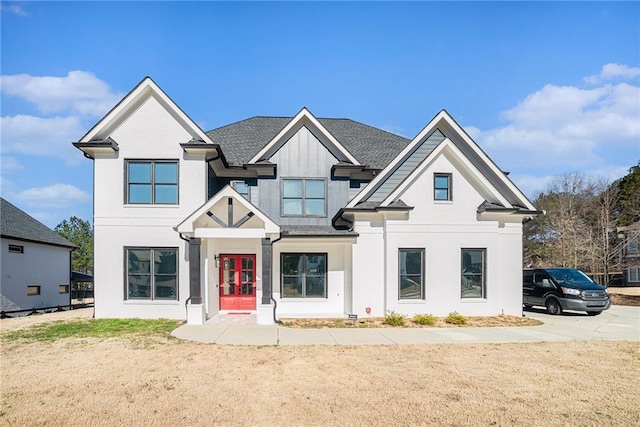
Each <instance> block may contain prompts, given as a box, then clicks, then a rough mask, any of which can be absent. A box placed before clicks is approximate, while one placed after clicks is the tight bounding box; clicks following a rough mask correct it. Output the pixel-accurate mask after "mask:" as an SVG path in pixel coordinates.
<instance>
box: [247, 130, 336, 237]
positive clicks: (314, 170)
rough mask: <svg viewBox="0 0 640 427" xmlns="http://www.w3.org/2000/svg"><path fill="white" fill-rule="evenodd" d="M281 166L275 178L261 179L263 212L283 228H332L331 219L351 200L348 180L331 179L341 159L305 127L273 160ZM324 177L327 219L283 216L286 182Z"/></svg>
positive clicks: (259, 187)
mask: <svg viewBox="0 0 640 427" xmlns="http://www.w3.org/2000/svg"><path fill="white" fill-rule="evenodd" d="M269 161H270V162H272V163H275V164H277V165H278V176H277V177H276V179H259V180H258V188H257V196H258V197H257V200H253V198H252V200H251V201H252V202H253V203H255V204H256V205H257V206H258V208H260V210H262V211H263V212H264V213H266V214H267V215H268V216H269V217H270V218H271V219H273V220H274V221H275V222H277V223H278V224H280V225H331V219H332V218H333V216H334V215H335V214H336V212H338V210H339V209H340V208H342V207H344V206H345V205H346V204H347V202H348V197H349V181H348V180H332V179H331V166H333V165H335V164H336V163H338V159H337V158H336V157H335V156H334V155H333V154H331V152H330V151H329V150H328V149H327V148H326V147H325V146H324V145H323V144H322V143H321V142H320V140H318V138H316V136H315V135H314V134H313V133H312V132H311V131H309V129H307V128H306V127H304V126H303V127H301V128H300V129H299V130H298V132H296V133H295V134H294V135H293V136H292V137H291V138H290V139H289V140H288V141H287V142H286V143H285V144H284V145H283V146H282V147H281V148H280V149H279V150H278V151H277V152H276V153H275V154H274V155H273V156H271V158H270V159H269ZM288 178H291V179H294V178H322V179H325V180H326V184H327V186H326V198H327V202H326V209H327V211H326V215H325V216H324V217H288V216H284V217H283V216H282V215H281V213H282V212H281V200H282V198H281V188H282V180H283V179H288ZM252 196H253V194H252Z"/></svg>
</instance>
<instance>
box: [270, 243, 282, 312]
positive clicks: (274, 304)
mask: <svg viewBox="0 0 640 427" xmlns="http://www.w3.org/2000/svg"><path fill="white" fill-rule="evenodd" d="M280 240H282V233H280V237H278V238H277V239H276V240H272V241H271V266H272V267H273V244H274V243H276V242H278V241H280ZM271 301H273V323H278V324H280V325H281V324H282V322H281V321H280V320H278V318H277V317H276V309H277V308H278V302H277V301H276V300H275V299H274V298H273V271H272V274H271Z"/></svg>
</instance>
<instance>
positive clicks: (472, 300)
mask: <svg viewBox="0 0 640 427" xmlns="http://www.w3.org/2000/svg"><path fill="white" fill-rule="evenodd" d="M488 301H489V300H488V299H486V298H460V302H464V303H470V304H473V303H476V304H477V303H485V302H488Z"/></svg>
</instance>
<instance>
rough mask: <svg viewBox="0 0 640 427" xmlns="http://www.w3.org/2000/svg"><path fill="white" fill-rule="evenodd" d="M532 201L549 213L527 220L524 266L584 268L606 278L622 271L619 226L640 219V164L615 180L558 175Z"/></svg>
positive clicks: (524, 231) (524, 230)
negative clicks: (611, 181) (610, 181)
mask: <svg viewBox="0 0 640 427" xmlns="http://www.w3.org/2000/svg"><path fill="white" fill-rule="evenodd" d="M533 204H534V206H536V208H538V209H539V210H543V211H545V214H544V215H538V216H536V217H535V218H534V219H533V220H531V221H529V222H526V223H525V224H524V227H523V235H524V254H523V255H524V257H523V259H524V264H525V266H555V267H573V268H579V269H581V270H583V271H585V272H587V273H589V274H590V275H592V276H594V277H596V278H598V279H599V280H601V281H603V282H607V281H608V279H609V278H610V277H611V275H612V274H615V273H621V272H622V263H621V261H622V260H621V257H620V253H621V250H622V247H623V244H624V241H623V240H622V239H620V238H619V237H618V233H617V227H621V226H627V225H630V224H632V223H634V222H636V221H639V220H640V162H639V163H638V165H636V166H633V167H631V169H629V173H628V174H627V175H625V176H624V177H622V178H620V179H618V180H616V181H615V182H613V183H609V182H607V181H606V180H605V179H603V178H599V177H593V176H589V175H586V174H583V173H578V172H574V173H567V174H564V175H559V176H556V177H554V178H553V179H552V180H551V182H550V183H549V184H548V186H547V188H546V190H545V191H542V192H540V193H539V194H538V195H537V196H536V197H535V199H534V200H533Z"/></svg>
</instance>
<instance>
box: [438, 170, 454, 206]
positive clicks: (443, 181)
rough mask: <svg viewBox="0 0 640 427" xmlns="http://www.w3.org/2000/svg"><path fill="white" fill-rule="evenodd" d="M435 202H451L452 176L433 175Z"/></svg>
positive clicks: (446, 174) (448, 174) (447, 174)
mask: <svg viewBox="0 0 640 427" xmlns="http://www.w3.org/2000/svg"><path fill="white" fill-rule="evenodd" d="M433 200H439V201H450V200H453V199H452V198H451V174H450V173H436V174H433Z"/></svg>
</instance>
